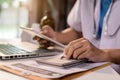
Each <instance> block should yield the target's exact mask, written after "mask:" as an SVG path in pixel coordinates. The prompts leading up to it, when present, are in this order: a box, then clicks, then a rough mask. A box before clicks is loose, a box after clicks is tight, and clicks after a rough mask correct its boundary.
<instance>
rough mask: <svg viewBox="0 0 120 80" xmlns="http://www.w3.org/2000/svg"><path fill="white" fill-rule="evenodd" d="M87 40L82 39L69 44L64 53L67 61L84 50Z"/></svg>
mask: <svg viewBox="0 0 120 80" xmlns="http://www.w3.org/2000/svg"><path fill="white" fill-rule="evenodd" d="M85 40H86V39H85V38H81V39H78V40H75V41H72V42H71V43H69V44H68V46H67V47H66V48H65V50H64V53H65V55H66V56H67V59H70V58H72V57H73V53H74V52H77V50H78V49H80V48H82V47H83V46H84V42H85ZM77 53H78V52H77ZM77 53H76V54H77ZM74 57H75V56H74Z"/></svg>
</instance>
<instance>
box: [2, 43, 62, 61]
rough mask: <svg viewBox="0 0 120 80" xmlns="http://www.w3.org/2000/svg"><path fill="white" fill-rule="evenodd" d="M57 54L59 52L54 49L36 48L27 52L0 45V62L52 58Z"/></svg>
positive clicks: (15, 47) (13, 46) (11, 46)
mask: <svg viewBox="0 0 120 80" xmlns="http://www.w3.org/2000/svg"><path fill="white" fill-rule="evenodd" d="M27 46H29V45H27ZM59 52H60V51H59V50H56V49H45V48H38V49H36V50H33V51H28V50H25V49H22V48H20V47H17V46H15V45H12V44H9V43H7V44H0V59H1V60H13V59H21V58H33V57H46V56H54V55H56V54H58V53H59Z"/></svg>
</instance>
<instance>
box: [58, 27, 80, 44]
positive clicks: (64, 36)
mask: <svg viewBox="0 0 120 80" xmlns="http://www.w3.org/2000/svg"><path fill="white" fill-rule="evenodd" d="M80 37H82V33H79V32H77V31H75V30H74V29H72V28H68V29H65V30H64V31H62V32H60V33H56V40H57V41H59V42H61V43H63V44H68V43H69V42H70V41H72V40H75V39H78V38H80Z"/></svg>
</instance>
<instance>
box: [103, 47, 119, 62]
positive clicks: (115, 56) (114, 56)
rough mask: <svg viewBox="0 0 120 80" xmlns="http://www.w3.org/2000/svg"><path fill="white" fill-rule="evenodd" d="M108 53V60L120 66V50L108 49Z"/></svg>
mask: <svg viewBox="0 0 120 80" xmlns="http://www.w3.org/2000/svg"><path fill="white" fill-rule="evenodd" d="M105 52H107V56H108V60H109V61H111V62H113V63H117V64H120V49H108V50H105Z"/></svg>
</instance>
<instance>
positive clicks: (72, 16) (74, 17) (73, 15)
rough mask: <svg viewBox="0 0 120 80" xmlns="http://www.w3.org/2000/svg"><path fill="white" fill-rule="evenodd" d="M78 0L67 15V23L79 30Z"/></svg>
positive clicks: (79, 11) (79, 10)
mask: <svg viewBox="0 0 120 80" xmlns="http://www.w3.org/2000/svg"><path fill="white" fill-rule="evenodd" d="M80 4H81V2H80V0H77V1H76V3H75V5H74V7H73V8H72V10H71V12H70V13H69V15H68V19H67V23H68V25H69V26H70V27H71V28H73V29H75V30H76V31H78V32H81V14H80V13H81V9H80V6H81V5H80Z"/></svg>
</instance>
